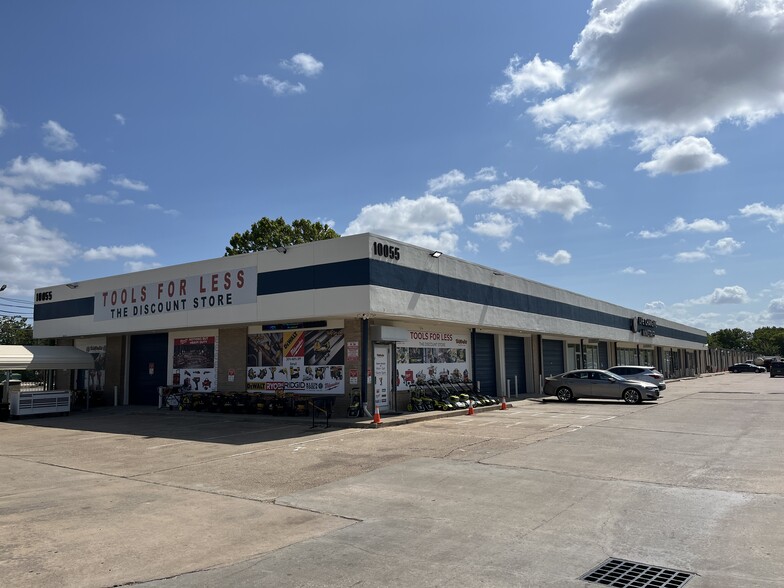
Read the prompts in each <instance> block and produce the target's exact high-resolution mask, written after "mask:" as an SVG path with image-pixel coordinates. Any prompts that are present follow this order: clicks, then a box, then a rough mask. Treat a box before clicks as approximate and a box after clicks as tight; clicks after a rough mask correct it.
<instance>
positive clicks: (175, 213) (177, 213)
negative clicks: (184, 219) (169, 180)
mask: <svg viewBox="0 0 784 588" xmlns="http://www.w3.org/2000/svg"><path fill="white" fill-rule="evenodd" d="M144 208H146V209H147V210H155V211H157V212H162V213H163V214H168V215H171V216H180V211H179V210H174V209H165V208H164V207H163V206H161V205H160V204H154V203H153V204H145V206H144Z"/></svg>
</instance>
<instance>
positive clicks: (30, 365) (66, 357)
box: [0, 345, 95, 372]
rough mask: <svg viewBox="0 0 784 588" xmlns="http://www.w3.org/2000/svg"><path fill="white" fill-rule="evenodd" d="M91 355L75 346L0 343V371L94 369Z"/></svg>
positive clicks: (93, 360)
mask: <svg viewBox="0 0 784 588" xmlns="http://www.w3.org/2000/svg"><path fill="white" fill-rule="evenodd" d="M94 368H95V359H94V358H93V356H92V355H90V354H89V353H87V352H86V351H82V350H81V349H77V348H76V347H68V346H65V345H62V346H46V345H0V372H2V371H8V370H72V369H73V370H75V369H94Z"/></svg>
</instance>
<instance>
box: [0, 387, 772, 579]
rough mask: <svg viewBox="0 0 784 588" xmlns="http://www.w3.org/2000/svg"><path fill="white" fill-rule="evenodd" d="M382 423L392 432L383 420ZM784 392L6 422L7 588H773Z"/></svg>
mask: <svg viewBox="0 0 784 588" xmlns="http://www.w3.org/2000/svg"><path fill="white" fill-rule="evenodd" d="M385 420H386V419H385ZM782 422H784V379H780V378H777V379H770V378H768V377H767V375H757V374H737V375H735V374H725V375H718V376H712V377H706V378H699V379H694V380H684V381H681V382H673V383H670V384H668V388H667V391H666V393H665V397H664V398H663V399H662V400H660V401H659V402H658V403H652V404H644V405H640V406H629V405H625V404H623V403H618V402H607V401H581V402H578V403H570V404H561V403H558V402H554V401H546V402H531V401H523V402H515V403H514V407H513V408H512V409H511V410H508V411H503V412H502V411H498V410H494V411H487V412H480V413H478V414H476V415H474V416H471V417H469V416H466V415H463V414H457V415H453V416H452V417H451V418H440V419H437V420H423V421H420V422H415V423H411V424H407V425H406V426H400V427H384V428H381V429H338V428H330V429H326V430H324V429H310V428H309V427H310V422H309V421H307V422H304V421H301V422H289V421H283V420H277V421H276V420H274V419H271V418H263V419H259V418H254V417H235V416H233V415H203V414H201V415H194V414H189V413H177V412H172V413H168V411H156V412H152V413H150V412H147V413H145V412H144V411H107V412H105V413H103V414H101V413H100V412H99V411H94V412H93V413H90V414H74V415H72V416H70V417H64V418H49V419H35V420H33V419H31V420H24V421H14V422H11V423H0V465H1V466H2V471H3V472H4V475H3V476H2V477H0V544H1V545H3V547H4V548H3V552H2V554H0V574H2V576H0V583H3V584H7V585H14V586H110V585H122V584H128V583H145V584H146V585H149V586H166V587H180V586H214V585H216V584H221V585H226V586H281V587H286V586H314V587H315V586H355V585H363V586H401V585H408V586H447V585H449V586H482V585H485V586H590V585H591V584H588V583H586V582H584V581H581V580H578V578H579V576H580V575H582V574H584V573H585V572H587V571H589V570H590V569H591V568H592V567H594V566H596V565H598V564H599V563H601V562H602V561H604V560H605V559H606V558H608V557H619V558H624V559H629V560H633V561H637V562H642V563H647V564H650V565H655V566H666V567H671V568H675V569H680V570H686V571H690V572H693V573H694V574H695V576H694V578H693V579H692V580H691V581H690V582H689V584H688V586H689V588H692V587H693V586H727V587H736V586H751V587H755V586H761V587H762V586H765V587H771V586H781V585H782V578H784V534H783V533H781V531H780V529H781V527H782V523H784V500H782V497H783V496H784V474H783V473H782V472H783V471H784V468H782V465H784V460H783V459H782V455H784V452H783V450H784V434H783V433H782V427H781V424H782Z"/></svg>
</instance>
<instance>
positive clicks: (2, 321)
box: [0, 316, 33, 345]
mask: <svg viewBox="0 0 784 588" xmlns="http://www.w3.org/2000/svg"><path fill="white" fill-rule="evenodd" d="M32 342H33V327H32V325H28V324H27V318H24V317H21V316H2V317H0V344H2V345H30V344H31V343H32Z"/></svg>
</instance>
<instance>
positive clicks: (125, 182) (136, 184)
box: [109, 176, 150, 192]
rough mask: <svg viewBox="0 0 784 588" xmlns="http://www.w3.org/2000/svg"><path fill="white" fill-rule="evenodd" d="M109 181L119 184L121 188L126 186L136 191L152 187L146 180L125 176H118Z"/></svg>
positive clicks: (144, 190)
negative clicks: (130, 178)
mask: <svg viewBox="0 0 784 588" xmlns="http://www.w3.org/2000/svg"><path fill="white" fill-rule="evenodd" d="M109 183H110V184H114V185H115V186H118V187H120V188H125V189H126V190H134V191H136V192H146V191H147V190H149V189H150V187H149V186H148V185H147V184H145V183H144V182H141V181H139V180H129V179H128V178H126V177H124V176H118V177H116V178H112V179H111V180H109Z"/></svg>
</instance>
